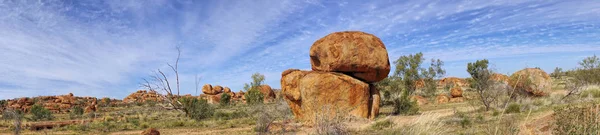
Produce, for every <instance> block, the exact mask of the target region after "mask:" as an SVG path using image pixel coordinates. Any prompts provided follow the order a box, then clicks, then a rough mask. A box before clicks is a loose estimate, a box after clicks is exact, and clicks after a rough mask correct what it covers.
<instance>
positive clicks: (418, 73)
mask: <svg viewBox="0 0 600 135" xmlns="http://www.w3.org/2000/svg"><path fill="white" fill-rule="evenodd" d="M423 60H425V59H424V58H423V53H420V52H419V53H417V54H414V55H413V54H410V55H408V56H406V55H405V56H400V57H399V58H398V59H397V60H396V61H394V64H395V66H396V70H395V71H394V74H393V76H392V77H391V78H390V81H397V82H399V83H388V84H392V85H393V86H392V87H390V88H395V89H392V90H391V92H392V93H394V94H395V95H396V97H394V98H395V99H393V104H394V108H395V109H394V113H395V114H411V112H415V111H413V110H415V109H414V108H417V107H416V104H415V103H413V101H411V100H409V99H410V98H409V97H410V95H413V92H415V91H416V90H417V85H416V82H417V81H420V80H423V81H424V83H425V85H426V86H425V92H426V93H425V94H426V95H428V96H431V95H433V94H435V92H436V87H437V83H436V82H435V79H436V78H440V77H442V76H444V74H445V73H446V71H445V70H444V69H442V66H443V65H444V63H443V62H442V61H441V60H439V59H437V60H435V59H431V64H430V66H429V68H423V67H421V64H422V63H423ZM386 83H387V82H386ZM396 87H399V88H396Z"/></svg>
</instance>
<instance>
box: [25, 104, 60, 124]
mask: <svg viewBox="0 0 600 135" xmlns="http://www.w3.org/2000/svg"><path fill="white" fill-rule="evenodd" d="M30 113H31V114H32V116H31V120H33V121H38V120H52V119H54V116H52V112H50V110H48V109H46V108H44V107H42V105H39V104H35V105H33V106H32V107H31V110H30Z"/></svg>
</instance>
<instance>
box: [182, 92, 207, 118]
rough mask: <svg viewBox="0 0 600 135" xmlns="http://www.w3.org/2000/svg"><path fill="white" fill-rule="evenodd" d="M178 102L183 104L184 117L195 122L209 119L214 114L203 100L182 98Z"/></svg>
mask: <svg viewBox="0 0 600 135" xmlns="http://www.w3.org/2000/svg"><path fill="white" fill-rule="evenodd" d="M179 102H181V103H182V104H183V111H184V112H185V114H186V116H187V117H190V118H192V119H195V120H201V119H205V118H209V117H210V116H212V115H213V113H214V109H213V108H212V107H211V106H210V104H208V102H207V101H206V100H204V99H197V98H191V97H182V98H180V99H179Z"/></svg>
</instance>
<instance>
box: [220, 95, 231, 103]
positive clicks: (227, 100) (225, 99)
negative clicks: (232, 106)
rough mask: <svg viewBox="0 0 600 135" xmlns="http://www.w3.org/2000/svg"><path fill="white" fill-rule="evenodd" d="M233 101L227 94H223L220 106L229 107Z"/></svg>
mask: <svg viewBox="0 0 600 135" xmlns="http://www.w3.org/2000/svg"><path fill="white" fill-rule="evenodd" d="M230 101H231V96H230V95H229V94H227V93H223V94H221V100H220V101H219V104H221V105H223V106H227V105H229V102H230Z"/></svg>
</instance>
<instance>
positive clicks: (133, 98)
mask: <svg viewBox="0 0 600 135" xmlns="http://www.w3.org/2000/svg"><path fill="white" fill-rule="evenodd" d="M146 101H154V102H162V101H163V98H162V95H160V94H158V93H157V92H156V91H152V90H151V91H149V92H148V91H146V90H138V91H136V92H134V93H131V94H129V96H127V97H125V98H123V102H125V103H133V102H137V103H144V102H146Z"/></svg>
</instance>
